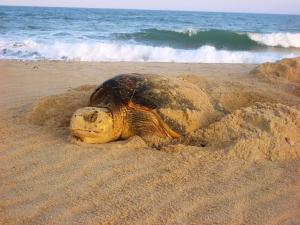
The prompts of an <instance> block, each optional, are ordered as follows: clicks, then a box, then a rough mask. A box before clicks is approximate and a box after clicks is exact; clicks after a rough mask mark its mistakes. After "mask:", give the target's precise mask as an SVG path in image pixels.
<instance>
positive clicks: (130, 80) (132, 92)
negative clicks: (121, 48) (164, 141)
mask: <svg viewBox="0 0 300 225" xmlns="http://www.w3.org/2000/svg"><path fill="white" fill-rule="evenodd" d="M129 102H131V103H133V104H136V105H140V106H143V107H146V108H148V109H149V110H154V111H155V112H156V113H157V114H158V115H159V116H160V117H161V119H162V120H163V121H164V122H165V123H166V124H168V125H169V127H170V128H171V129H173V130H174V131H175V132H177V133H179V134H181V135H184V134H186V133H189V132H192V131H193V130H195V129H198V128H199V127H201V126H204V125H206V124H207V123H208V121H209V119H210V117H211V115H212V113H213V107H212V104H211V102H210V100H209V97H208V96H207V95H206V93H205V92H204V91H203V90H201V89H200V88H198V87H197V86H195V85H193V84H192V83H189V82H186V81H183V80H182V79H180V78H172V77H165V76H159V75H148V74H136V73H134V74H122V75H118V76H115V77H113V78H111V79H109V80H107V81H105V82H104V83H103V84H102V85H100V86H99V87H98V88H97V89H96V90H95V91H94V93H93V94H92V95H91V97H90V106H94V107H106V108H109V109H111V110H112V111H113V110H118V109H120V107H122V106H125V107H126V106H128V104H129Z"/></svg>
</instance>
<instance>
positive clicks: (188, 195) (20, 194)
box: [0, 59, 300, 224]
mask: <svg viewBox="0 0 300 225" xmlns="http://www.w3.org/2000/svg"><path fill="white" fill-rule="evenodd" d="M129 72H139V73H155V74H161V75H165V76H168V77H179V79H182V80H184V81H185V82H190V83H193V85H196V86H197V87H198V88H201V89H202V90H203V91H204V92H205V93H207V95H208V96H209V98H210V101H211V103H212V104H213V106H214V108H215V110H216V112H217V113H216V116H215V117H214V119H213V120H211V121H210V124H207V125H205V126H203V127H202V128H201V129H199V130H197V131H195V132H193V133H192V134H191V135H190V137H189V138H187V139H186V140H183V141H182V143H178V144H173V145H168V146H163V147H161V148H160V149H155V148H150V147H149V146H148V145H147V143H146V142H145V141H144V140H143V139H142V138H140V137H132V138H130V139H129V140H123V141H117V142H114V143H108V144H103V145H92V144H83V143H78V142H74V141H72V139H70V137H69V130H68V127H67V126H68V121H69V116H70V115H71V114H72V112H73V110H75V109H76V108H77V107H81V106H84V105H86V104H87V101H88V97H89V94H90V93H91V92H92V91H93V89H94V87H95V86H96V85H98V84H100V83H101V82H102V81H104V80H105V79H107V78H110V77H112V76H114V75H116V74H120V73H129ZM299 78H300V74H299V59H295V60H289V61H283V62H279V63H276V64H264V65H261V66H257V65H246V64H175V63H125V62H124V63H87V62H55V61H35V62H34V61H28V62H20V61H0V91H1V92H0V106H1V107H0V134H1V138H0V224H299V223H300V163H299V159H300V91H299V90H300V88H299V87H300V86H299V80H300V79H299Z"/></svg>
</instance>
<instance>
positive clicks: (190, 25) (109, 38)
mask: <svg viewBox="0 0 300 225" xmlns="http://www.w3.org/2000/svg"><path fill="white" fill-rule="evenodd" d="M296 56H300V15H272V14H245V13H215V12H184V11H153V10H127V9H86V8H45V7H9V6H0V59H19V60H42V59H48V60H75V61H146V62H185V63H261V62H266V61H275V60H279V59H281V58H289V57H296Z"/></svg>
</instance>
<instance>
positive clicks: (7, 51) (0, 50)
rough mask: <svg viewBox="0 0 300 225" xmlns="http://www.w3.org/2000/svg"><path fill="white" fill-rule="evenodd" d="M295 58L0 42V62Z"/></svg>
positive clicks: (136, 46) (282, 54)
mask: <svg viewBox="0 0 300 225" xmlns="http://www.w3.org/2000/svg"><path fill="white" fill-rule="evenodd" d="M192 35H193V34H192ZM296 56H297V55H296V54H294V53H287V52H267V51H265V52H253V51H229V50H220V49H217V48H216V47H214V46H210V45H204V46H201V47H199V48H197V49H175V48H172V47H162V46H148V45H143V44H128V43H111V42H107V43H106V42H77V43H68V42H61V41H60V42H54V43H38V42H35V41H33V40H30V39H29V40H24V41H22V42H17V43H16V42H11V41H5V40H4V41H3V40H2V41H1V40H0V58H2V59H23V60H29V59H30V60H39V59H49V60H77V61H147V62H190V63H198V62H202V63H261V62H266V61H275V60H279V59H282V58H289V57H296Z"/></svg>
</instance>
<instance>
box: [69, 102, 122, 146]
mask: <svg viewBox="0 0 300 225" xmlns="http://www.w3.org/2000/svg"><path fill="white" fill-rule="evenodd" d="M70 129H71V134H72V135H73V136H75V137H77V138H79V139H80V140H81V141H83V142H85V143H91V144H92V143H99V144H101V143H107V142H110V141H114V140H116V139H117V138H118V136H117V135H116V133H115V131H114V120H113V115H112V112H111V111H110V110H108V109H107V108H97V107H84V108H81V109H78V110H77V111H75V113H74V114H73V116H72V118H71V123H70Z"/></svg>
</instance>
